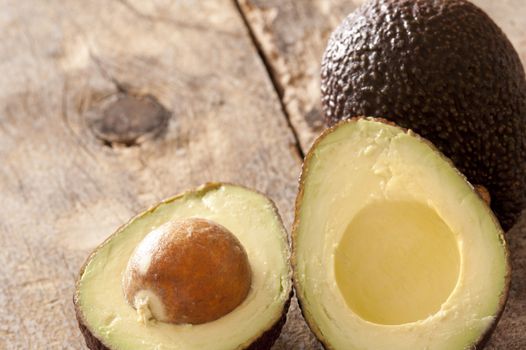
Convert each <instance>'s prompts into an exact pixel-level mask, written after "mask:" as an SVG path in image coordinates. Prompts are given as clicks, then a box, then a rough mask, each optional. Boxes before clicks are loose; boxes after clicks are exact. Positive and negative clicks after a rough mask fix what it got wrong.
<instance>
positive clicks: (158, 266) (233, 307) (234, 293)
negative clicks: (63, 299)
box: [73, 183, 292, 350]
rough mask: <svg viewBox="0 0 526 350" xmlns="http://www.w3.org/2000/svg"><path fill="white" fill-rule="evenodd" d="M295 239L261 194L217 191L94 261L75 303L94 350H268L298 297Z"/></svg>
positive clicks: (115, 237)
mask: <svg viewBox="0 0 526 350" xmlns="http://www.w3.org/2000/svg"><path fill="white" fill-rule="evenodd" d="M289 255H290V253H289V248H288V243H287V234H286V230H285V228H284V227H283V224H282V222H281V218H280V217H279V214H278V212H277V209H276V207H275V206H274V205H273V203H272V202H271V201H270V200H269V199H267V198H266V197H265V196H263V195H262V194H260V193H257V192H254V191H252V190H249V189H246V188H243V187H240V186H236V185H231V184H221V183H209V184H206V185H203V186H201V187H199V188H197V189H195V190H191V191H188V192H185V193H183V194H180V195H177V196H175V197H173V198H170V199H167V200H165V201H162V202H161V203H159V204H157V205H155V206H154V207H152V208H151V209H149V210H147V211H145V212H144V213H142V214H139V215H138V216H136V217H135V218H133V219H132V220H131V221H130V222H128V223H127V224H126V225H124V226H122V227H121V228H119V229H118V230H117V232H115V233H114V234H112V235H111V236H110V237H109V238H108V239H107V240H106V241H104V242H103V243H102V244H101V245H100V246H98V247H97V248H96V249H95V250H94V251H93V253H92V254H91V255H90V256H89V257H88V259H87V261H86V263H85V264H84V266H83V267H82V269H81V272H80V275H79V277H78V280H77V284H76V291H75V295H74V298H73V301H74V306H75V310H76V313H77V320H78V322H79V326H80V329H81V331H82V333H83V334H84V337H85V339H86V344H87V345H88V347H89V348H90V349H112V350H126V349H131V350H141V349H152V350H153V349H166V350H180V349H182V350H192V349H214V350H217V349H225V350H231V349H269V348H270V347H271V346H272V344H273V343H274V341H275V340H276V339H277V337H278V336H279V333H280V331H281V328H282V326H283V324H284V322H285V317H286V312H287V309H288V306H289V302H290V297H291V289H292V282H291V273H292V272H291V268H290V264H289Z"/></svg>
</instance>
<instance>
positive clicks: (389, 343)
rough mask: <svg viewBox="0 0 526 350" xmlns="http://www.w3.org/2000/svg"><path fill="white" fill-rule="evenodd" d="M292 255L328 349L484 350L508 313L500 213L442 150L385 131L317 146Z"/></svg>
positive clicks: (312, 319)
mask: <svg viewBox="0 0 526 350" xmlns="http://www.w3.org/2000/svg"><path fill="white" fill-rule="evenodd" d="M292 244H293V248H292V249H293V253H292V264H293V271H294V274H293V277H294V286H295V290H296V294H297V297H298V299H299V301H300V305H301V309H302V312H303V315H304V317H305V319H306V321H307V323H308V324H309V326H310V327H311V329H312V331H313V332H314V333H315V334H316V336H317V337H318V339H319V340H320V341H321V342H322V343H323V344H324V345H325V347H326V348H328V349H345V350H379V349H390V350H415V349H427V350H451V349H474V348H479V346H481V345H482V343H483V342H484V341H485V340H487V339H488V337H489V335H490V333H491V331H492V329H493V328H494V326H495V325H496V322H497V321H498V319H499V317H500V315H501V313H502V311H503V309H504V304H505V302H506V298H507V294H508V288H509V282H510V266H509V262H508V251H507V247H506V243H505V240H504V236H503V231H502V229H501V227H500V226H499V223H498V221H497V219H496V218H495V217H494V215H493V212H492V211H491V210H490V208H489V207H488V206H487V204H486V203H485V202H484V200H483V199H482V198H481V197H480V196H479V195H478V193H477V192H476V191H475V190H474V188H473V186H471V185H470V184H469V183H468V182H467V181H466V179H465V178H464V177H463V176H462V175H461V173H460V172H459V171H458V170H457V169H456V168H454V167H453V165H452V163H451V162H450V161H449V160H448V159H447V158H445V157H444V156H443V155H442V154H441V153H440V152H439V151H438V150H437V149H436V148H434V146H432V144H431V143H429V142H428V141H426V140H424V139H422V138H420V137H419V136H417V135H416V134H415V133H413V132H412V131H406V130H404V129H402V128H400V127H397V126H394V125H390V124H387V123H386V122H384V121H381V120H375V119H370V118H369V119H364V118H361V119H351V120H347V121H342V122H340V123H339V124H337V125H336V126H334V127H332V128H330V129H328V130H326V131H325V132H324V133H323V134H322V135H321V136H320V137H319V138H318V139H317V140H316V141H315V143H314V145H313V146H312V148H311V149H310V151H309V152H308V154H307V156H306V159H305V163H304V164H303V170H302V174H301V178H300V188H299V192H298V196H297V199H296V215H295V221H294V228H293V232H292Z"/></svg>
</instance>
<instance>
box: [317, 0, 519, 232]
mask: <svg viewBox="0 0 526 350" xmlns="http://www.w3.org/2000/svg"><path fill="white" fill-rule="evenodd" d="M321 75H322V76H321V90H322V103H323V108H324V112H325V118H326V123H327V124H328V125H333V124H335V123H336V122H338V121H339V120H342V119H349V118H351V117H354V116H360V115H366V116H377V117H380V116H384V117H385V116H387V118H388V119H390V120H392V121H394V122H395V123H397V124H398V125H400V126H402V127H405V128H410V129H412V130H414V131H415V132H417V133H419V134H420V135H422V136H423V137H425V138H427V139H429V140H431V141H432V142H433V143H434V144H435V145H436V146H437V147H438V148H439V149H440V150H441V151H442V152H443V153H444V154H445V155H446V156H448V157H450V158H451V159H452V160H453V162H454V164H455V166H456V167H457V168H459V170H460V171H461V172H462V173H464V174H465V175H466V176H467V178H468V179H469V180H470V182H471V183H474V184H480V185H483V186H485V187H486V188H487V189H488V190H489V192H490V194H491V207H492V209H493V210H494V211H495V213H496V215H497V217H498V218H499V220H500V222H501V225H502V227H503V228H504V229H505V230H508V229H509V228H511V227H512V226H513V224H514V223H515V221H516V220H517V218H518V216H519V215H520V213H521V211H522V209H523V208H524V207H525V206H526V78H525V74H524V69H523V66H522V64H521V62H520V59H519V56H518V54H517V52H516V51H515V50H514V48H513V46H512V45H511V43H510V42H509V40H508V39H507V38H506V36H505V35H504V33H503V32H502V31H501V29H500V28H499V27H498V26H497V25H496V24H495V23H494V22H493V21H492V20H491V19H490V18H489V17H488V15H487V14H486V13H485V12H484V11H482V10H481V9H479V8H478V7H476V6H475V5H473V4H471V3H470V2H468V1H464V0H372V1H368V2H366V3H365V4H363V5H362V6H361V7H360V8H358V9H357V10H356V11H355V12H353V13H351V14H350V15H349V16H348V17H347V18H346V19H345V20H344V21H343V22H342V23H341V24H340V26H339V27H338V28H337V29H336V30H335V31H334V32H333V34H332V35H331V38H330V40H329V43H328V46H327V49H326V51H325V54H324V57H323V61H322V73H321Z"/></svg>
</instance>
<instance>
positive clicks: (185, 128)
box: [0, 0, 526, 350]
mask: <svg viewBox="0 0 526 350" xmlns="http://www.w3.org/2000/svg"><path fill="white" fill-rule="evenodd" d="M355 2H359V1H355ZM476 3H478V4H479V5H480V6H481V7H483V8H484V9H486V10H487V11H488V13H489V14H490V15H491V16H492V17H493V18H494V19H495V20H496V22H497V23H498V24H499V25H501V27H502V28H503V29H504V31H505V32H506V33H507V34H508V35H509V37H510V39H511V41H512V42H513V44H514V45H515V47H516V48H517V50H518V51H519V53H520V55H521V58H522V60H523V62H526V20H525V18H526V2H525V1H523V0H507V1H499V2H495V1H491V0H477V1H476ZM356 6H357V4H356V3H353V1H349V0H347V1H344V0H335V1H332V2H329V1H326V0H309V1H293V0H267V1H263V0H239V1H238V2H235V1H230V0H209V1H197V0H179V1H175V0H173V1H168V0H156V1H141V0H112V1H105V0H94V1H81V0H69V1H59V0H49V1H38V2H37V1H33V2H29V1H17V0H6V1H3V2H2V4H1V5H0V28H1V33H2V41H1V45H0V76H1V78H0V162H1V163H0V164H1V166H0V195H1V200H2V210H0V244H1V246H2V248H1V249H2V250H1V253H0V349H82V348H84V347H85V345H84V342H83V339H82V337H81V335H80V332H79V331H78V328H77V325H76V321H75V317H74V312H73V308H72V302H71V298H72V294H73V285H74V280H75V278H76V275H77V273H78V269H79V267H80V266H81V264H82V262H83V260H84V259H85V258H86V256H87V254H88V252H89V251H90V250H92V249H93V248H94V247H95V246H96V245H97V244H98V243H99V242H101V241H102V240H103V239H104V238H105V237H107V235H109V234H110V233H111V232H113V231H114V230H115V228H117V227H118V226H119V225H120V224H122V223H124V222H126V221H127V220H128V218H130V217H131V216H132V215H134V214H136V213H138V212H140V211H142V210H143V209H145V208H147V207H148V206H150V205H151V204H153V203H154V202H156V201H159V200H160V199H162V198H164V197H167V196H170V195H172V194H175V193H178V192H180V191H183V190H185V189H187V188H189V187H193V186H196V185H199V184H201V183H203V182H206V181H230V182H236V183H240V184H243V185H246V186H250V187H253V188H256V189H258V190H259V191H262V192H264V193H266V194H267V195H268V196H270V197H271V198H272V199H273V200H274V201H275V202H276V203H277V206H278V207H279V209H280V211H281V213H282V216H283V218H284V221H285V224H286V225H287V227H288V228H290V224H291V221H292V206H293V201H294V198H295V194H296V184H297V178H298V174H299V170H300V165H301V161H302V156H303V154H304V153H305V152H306V150H307V149H308V147H309V145H310V143H311V142H312V140H313V137H314V136H315V135H316V134H318V133H319V131H320V130H321V129H322V128H323V126H322V124H321V116H320V114H321V112H320V97H319V78H318V75H319V62H320V57H321V53H322V51H323V49H324V46H325V43H326V40H327V37H328V35H329V34H330V32H331V30H332V29H333V28H334V27H335V26H336V25H337V24H338V23H339V22H340V21H341V20H342V19H343V18H344V16H345V15H346V14H347V13H348V12H350V11H351V10H352V9H354V8H355V7H356ZM125 116H128V118H127V117H125ZM508 239H509V244H510V247H511V251H512V259H513V267H514V277H513V283H512V289H511V294H510V300H509V303H508V307H507V308H506V311H505V313H504V316H503V319H502V321H501V322H500V323H499V326H498V328H497V330H496V332H495V334H494V336H493V338H492V341H491V342H490V345H489V348H490V349H499V350H503V349H506V350H514V349H516V350H519V349H526V278H525V277H526V215H523V216H522V219H521V220H520V222H519V223H518V224H517V225H516V226H515V227H514V228H513V229H512V230H511V232H509V233H508ZM274 348H275V349H317V348H318V345H317V343H316V341H315V339H314V338H313V337H312V336H311V334H310V333H309V331H308V329H307V327H306V326H305V324H304V322H303V320H302V318H301V316H300V314H299V312H298V309H297V304H296V303H293V306H292V309H291V311H290V313H289V320H288V322H287V324H286V326H285V329H284V331H283V334H282V336H281V337H280V339H279V340H278V342H277V343H276V345H275V347H274Z"/></svg>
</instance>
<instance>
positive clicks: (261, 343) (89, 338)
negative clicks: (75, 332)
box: [75, 291, 293, 350]
mask: <svg viewBox="0 0 526 350" xmlns="http://www.w3.org/2000/svg"><path fill="white" fill-rule="evenodd" d="M292 294H293V293H292V291H291V292H290V295H289V298H288V300H287V301H286V303H285V305H284V307H283V313H282V315H281V317H280V318H279V319H278V320H277V321H276V322H275V323H274V324H273V325H272V326H271V327H270V328H269V329H268V330H266V331H265V332H264V333H263V334H261V335H260V336H259V338H258V339H256V340H255V341H254V342H253V343H252V344H250V345H249V346H248V347H246V348H243V349H246V350H268V349H270V348H271V347H272V345H274V343H275V342H276V340H277V339H278V337H279V335H280V334H281V329H282V328H283V325H285V322H286V321H287V311H288V309H289V306H290V300H291V297H292ZM75 315H76V317H77V321H78V324H79V329H80V331H81V332H82V335H83V336H84V340H85V341H86V345H87V346H88V348H89V349H91V350H112V349H111V348H109V347H107V346H106V345H104V343H103V342H102V341H101V340H100V339H98V338H97V337H96V336H95V335H94V334H93V333H91V331H90V330H89V328H88V327H87V326H86V325H85V324H84V320H83V318H82V316H81V312H80V310H79V308H78V307H77V303H76V302H75Z"/></svg>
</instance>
